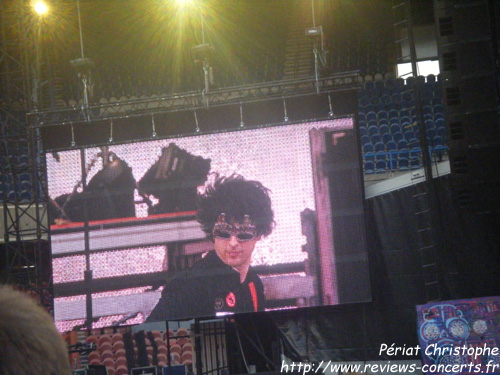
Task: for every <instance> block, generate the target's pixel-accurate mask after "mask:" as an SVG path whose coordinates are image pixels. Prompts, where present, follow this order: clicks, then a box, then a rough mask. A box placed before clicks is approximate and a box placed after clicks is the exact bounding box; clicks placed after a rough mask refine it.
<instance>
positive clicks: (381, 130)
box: [378, 124, 391, 135]
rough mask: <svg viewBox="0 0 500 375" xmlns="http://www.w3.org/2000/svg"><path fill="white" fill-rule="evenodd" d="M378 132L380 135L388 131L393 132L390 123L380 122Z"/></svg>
mask: <svg viewBox="0 0 500 375" xmlns="http://www.w3.org/2000/svg"><path fill="white" fill-rule="evenodd" d="M378 133H379V134H380V135H384V134H386V133H389V134H390V133H391V129H390V128H389V125H386V124H379V126H378Z"/></svg>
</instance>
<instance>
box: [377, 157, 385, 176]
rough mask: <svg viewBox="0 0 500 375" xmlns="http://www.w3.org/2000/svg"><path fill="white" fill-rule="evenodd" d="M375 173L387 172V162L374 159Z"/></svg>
mask: <svg viewBox="0 0 500 375" xmlns="http://www.w3.org/2000/svg"><path fill="white" fill-rule="evenodd" d="M375 172H376V173H385V172H387V161H386V160H385V159H376V161H375Z"/></svg>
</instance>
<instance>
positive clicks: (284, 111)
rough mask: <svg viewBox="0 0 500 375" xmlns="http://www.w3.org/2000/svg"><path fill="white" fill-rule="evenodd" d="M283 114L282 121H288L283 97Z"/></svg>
mask: <svg viewBox="0 0 500 375" xmlns="http://www.w3.org/2000/svg"><path fill="white" fill-rule="evenodd" d="M283 114H284V117H283V121H284V122H288V114H287V112H286V101H285V99H283Z"/></svg>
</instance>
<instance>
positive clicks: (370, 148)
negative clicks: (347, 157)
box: [362, 142, 374, 154]
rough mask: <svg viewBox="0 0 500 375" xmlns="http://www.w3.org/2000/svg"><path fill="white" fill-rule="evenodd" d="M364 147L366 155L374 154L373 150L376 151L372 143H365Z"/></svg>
mask: <svg viewBox="0 0 500 375" xmlns="http://www.w3.org/2000/svg"><path fill="white" fill-rule="evenodd" d="M362 147H363V153H365V154H366V153H369V152H373V150H374V147H373V145H372V144H371V142H370V143H365V144H364V145H363V146H362Z"/></svg>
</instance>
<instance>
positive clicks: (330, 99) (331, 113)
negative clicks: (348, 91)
mask: <svg viewBox="0 0 500 375" xmlns="http://www.w3.org/2000/svg"><path fill="white" fill-rule="evenodd" d="M328 106H329V108H330V112H328V116H329V117H333V116H334V114H333V107H332V98H331V97H330V94H328Z"/></svg>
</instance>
